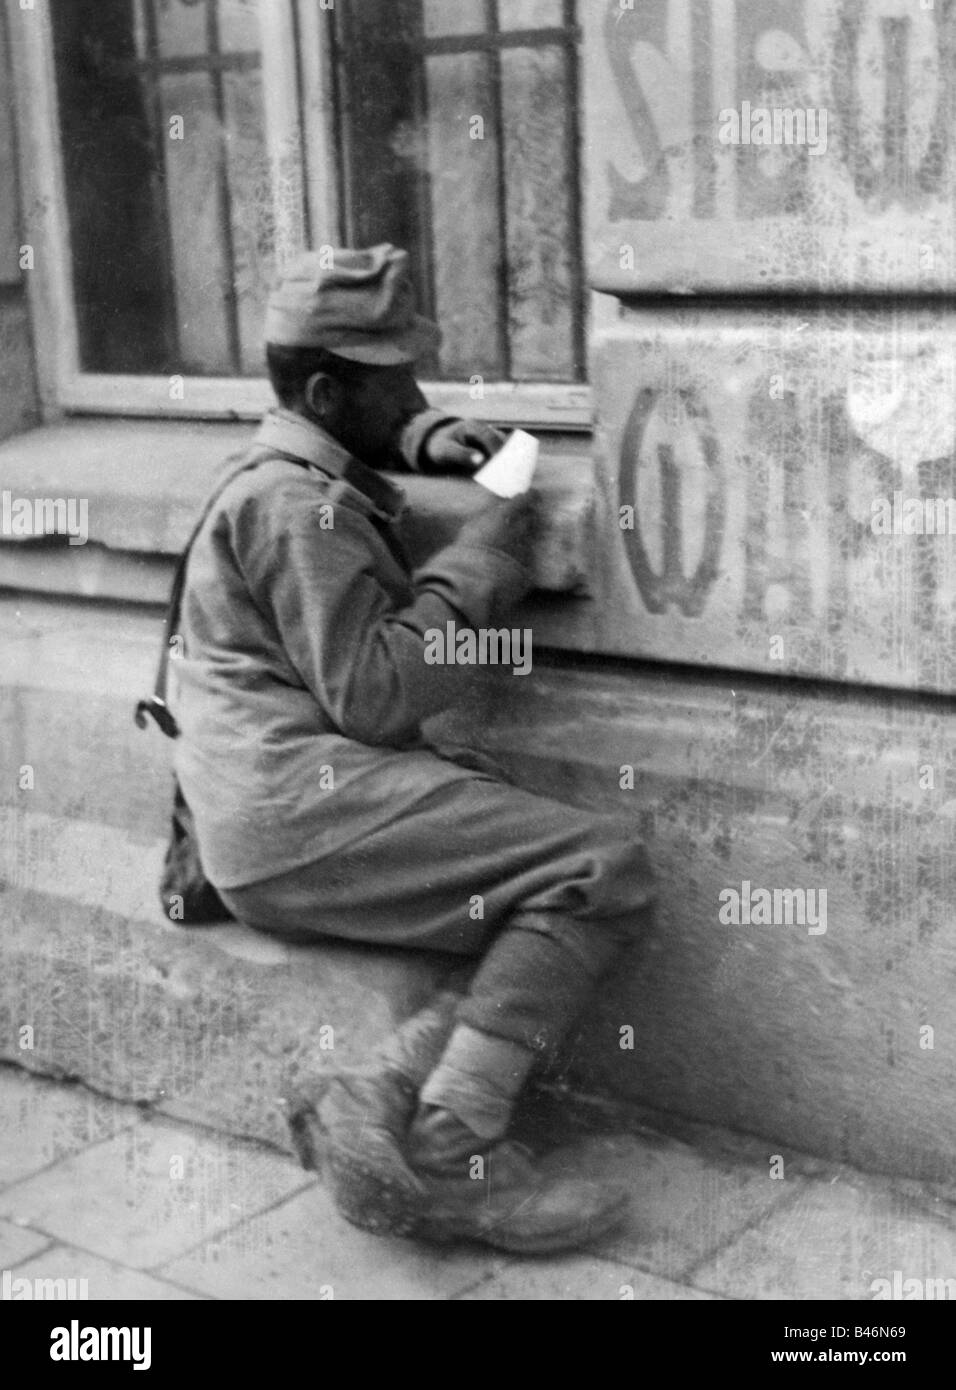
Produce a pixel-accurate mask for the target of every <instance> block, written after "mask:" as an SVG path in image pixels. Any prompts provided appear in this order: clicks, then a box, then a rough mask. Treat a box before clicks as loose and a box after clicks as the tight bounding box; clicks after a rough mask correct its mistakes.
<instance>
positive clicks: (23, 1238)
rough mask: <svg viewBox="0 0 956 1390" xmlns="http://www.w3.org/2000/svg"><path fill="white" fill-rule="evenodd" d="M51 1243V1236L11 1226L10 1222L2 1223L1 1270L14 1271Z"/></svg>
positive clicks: (0, 1228)
mask: <svg viewBox="0 0 956 1390" xmlns="http://www.w3.org/2000/svg"><path fill="white" fill-rule="evenodd" d="M49 1243H50V1237H49V1236H41V1235H39V1234H38V1233H37V1232H36V1231H27V1230H24V1229H23V1228H22V1227H20V1226H11V1225H10V1222H9V1221H0V1269H13V1268H14V1266H15V1265H18V1264H19V1263H20V1262H21V1261H22V1260H28V1259H29V1258H30V1256H31V1255H35V1254H36V1253H37V1251H38V1250H42V1249H43V1247H44V1246H45V1245H49Z"/></svg>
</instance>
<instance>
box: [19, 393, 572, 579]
mask: <svg viewBox="0 0 956 1390" xmlns="http://www.w3.org/2000/svg"><path fill="white" fill-rule="evenodd" d="M253 433H254V431H253V430H252V429H250V428H249V427H247V426H242V425H228V424H216V423H210V422H207V421H177V422H173V421H156V420H102V419H92V420H78V419H73V420H66V421H64V422H61V423H59V424H54V425H49V426H45V427H43V428H42V429H37V430H31V431H30V432H28V433H26V434H21V435H17V436H16V437H14V438H13V439H8V440H6V441H5V442H4V443H2V444H0V479H2V486H3V488H4V489H5V490H8V491H9V492H11V493H12V494H13V496H14V497H74V498H84V499H86V501H87V502H88V509H89V536H90V544H88V545H85V546H70V545H68V544H66V543H65V542H61V543H60V544H56V543H54V544H52V545H50V544H42V543H40V544H38V543H37V542H36V541H35V540H27V541H24V540H17V539H16V538H12V537H2V536H0V587H7V588H18V589H22V590H25V591H31V590H32V591H36V592H48V593H70V594H81V595H84V596H89V597H97V598H126V599H130V600H132V601H134V602H164V601H165V597H166V595H167V594H168V591H169V576H171V571H172V563H173V559H174V557H175V556H176V555H178V554H179V552H180V551H181V550H182V548H183V546H184V545H185V544H186V541H187V540H188V538H189V534H190V531H191V529H192V526H193V523H194V521H195V518H196V515H197V512H198V509H199V507H200V506H201V504H202V502H203V500H204V498H205V497H206V495H207V493H208V491H209V488H210V485H211V481H212V479H213V478H214V476H215V475H216V473H217V470H218V468H219V466H220V465H221V463H222V461H223V459H224V458H226V457H227V456H228V455H229V454H230V453H235V452H237V451H239V450H241V449H243V448H244V447H245V446H246V445H247V444H248V443H249V441H250V440H251V438H252V436H253ZM391 476H392V479H393V481H394V482H396V483H397V484H398V485H399V486H400V487H401V488H402V489H403V490H404V492H405V493H406V495H407V497H408V501H409V504H410V508H411V511H410V515H409V517H408V519H407V521H406V523H405V526H404V540H405V542H406V544H407V546H408V549H409V551H410V554H411V556H412V559H413V560H416V561H418V560H421V559H424V558H425V557H426V556H427V555H429V554H430V553H432V552H433V551H435V550H437V549H438V548H439V547H440V546H441V545H442V544H444V543H445V542H446V541H448V540H450V539H451V538H452V536H453V535H454V534H455V533H456V531H457V529H458V527H459V526H460V525H461V522H462V521H463V520H464V519H465V518H466V517H467V516H468V515H470V514H471V513H472V512H474V511H476V510H477V509H478V508H479V507H480V506H481V504H482V502H483V501H484V500H485V498H486V496H487V494H484V493H482V491H481V490H480V489H478V488H476V487H475V486H474V484H473V483H471V482H470V481H468V480H467V479H458V478H427V477H420V476H418V475H416V474H394V475H391ZM537 482H538V486H539V487H540V489H541V491H542V493H543V494H544V497H545V508H544V513H545V523H544V527H543V531H542V534H541V536H540V537H539V540H538V543H537V547H536V556H535V572H536V581H537V587H538V588H539V589H541V590H543V591H550V592H553V593H568V592H577V593H584V592H587V587H588V586H587V576H588V572H589V568H590V565H589V560H590V556H591V554H592V552H593V531H594V527H595V524H596V523H595V514H596V509H597V498H598V483H597V476H596V472H595V466H594V464H593V463H592V461H591V459H590V457H589V455H588V452H587V446H586V444H585V443H584V442H582V441H576V440H575V439H574V438H573V437H568V436H562V437H561V438H560V442H559V443H557V444H555V443H550V444H548V443H546V444H545V449H544V451H543V455H542V460H541V464H540V468H539V473H538V479H537ZM163 557H165V559H166V564H165V566H164V564H163Z"/></svg>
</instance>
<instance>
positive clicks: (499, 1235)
mask: <svg viewBox="0 0 956 1390" xmlns="http://www.w3.org/2000/svg"><path fill="white" fill-rule="evenodd" d="M406 1153H407V1157H408V1162H409V1165H410V1167H411V1169H412V1170H413V1172H414V1174H415V1176H416V1178H417V1180H418V1182H419V1183H420V1184H421V1188H422V1192H421V1196H420V1199H419V1201H420V1217H419V1220H418V1221H417V1223H416V1224H415V1226H414V1228H413V1229H414V1234H415V1235H416V1236H417V1237H419V1238H420V1239H422V1240H430V1241H435V1242H437V1243H442V1244H443V1243H446V1242H450V1241H456V1240H472V1241H478V1242H480V1243H481V1244H483V1245H491V1246H494V1247H495V1248H496V1249H499V1250H509V1251H511V1252H513V1253H516V1254H521V1255H543V1254H550V1253H551V1252H552V1251H557V1250H574V1249H577V1248H579V1247H581V1246H583V1245H587V1244H589V1243H590V1242H591V1241H593V1240H596V1239H597V1238H598V1237H599V1236H602V1235H605V1234H606V1233H607V1232H608V1231H610V1230H613V1229H614V1227H616V1226H617V1225H619V1224H620V1222H621V1220H622V1219H623V1217H624V1215H625V1212H626V1206H627V1192H626V1191H625V1189H623V1188H620V1187H617V1186H615V1185H614V1184H611V1183H599V1182H587V1181H583V1180H572V1179H567V1178H550V1177H547V1176H546V1175H545V1174H544V1173H542V1172H541V1170H540V1169H539V1168H538V1167H537V1166H536V1165H535V1164H534V1163H533V1162H532V1160H531V1158H530V1157H529V1155H528V1153H527V1150H525V1149H524V1147H523V1146H522V1145H520V1144H515V1143H513V1142H510V1141H508V1140H500V1141H498V1142H497V1143H493V1144H491V1145H489V1144H488V1142H487V1141H485V1140H482V1139H480V1138H479V1137H478V1135H477V1134H474V1133H472V1131H471V1130H469V1129H468V1128H467V1127H466V1126H465V1125H464V1124H463V1123H462V1121H461V1120H459V1119H458V1118H457V1116H456V1115H454V1114H452V1112H451V1111H450V1110H444V1109H440V1108H438V1107H434V1106H425V1107H422V1109H421V1110H420V1111H419V1113H418V1115H417V1116H416V1117H415V1119H414V1121H413V1123H412V1126H411V1128H410V1131H409V1135H408V1141H407V1144H406Z"/></svg>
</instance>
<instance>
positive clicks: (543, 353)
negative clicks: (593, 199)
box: [336, 0, 584, 381]
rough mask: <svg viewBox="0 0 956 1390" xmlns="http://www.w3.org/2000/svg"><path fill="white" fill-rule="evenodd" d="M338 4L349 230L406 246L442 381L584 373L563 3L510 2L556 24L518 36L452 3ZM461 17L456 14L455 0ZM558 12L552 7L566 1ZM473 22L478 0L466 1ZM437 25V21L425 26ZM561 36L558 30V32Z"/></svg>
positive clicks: (352, 235) (561, 377) (355, 237)
mask: <svg viewBox="0 0 956 1390" xmlns="http://www.w3.org/2000/svg"><path fill="white" fill-rule="evenodd" d="M382 6H383V0H363V4H362V5H361V6H355V5H349V6H343V7H338V8H337V10H336V13H337V15H339V16H340V28H339V54H340V63H341V73H340V90H341V91H342V92H343V93H344V94H345V101H344V104H343V108H342V113H343V120H342V125H341V138H342V162H343V172H344V185H345V188H346V199H345V204H346V207H345V234H346V237H347V239H348V240H349V241H351V242H352V243H353V244H361V243H363V242H364V243H366V244H367V243H368V242H371V241H373V240H374V241H377V240H388V241H392V242H395V243H396V244H397V245H400V246H406V247H407V248H408V249H409V251H410V252H411V253H412V260H413V265H414V267H415V274H416V284H417V287H418V292H419V299H420V302H421V305H422V308H423V311H424V312H426V313H427V312H430V313H432V314H433V315H434V316H435V317H436V318H437V319H438V321H439V323H440V325H441V328H442V331H443V334H444V341H443V344H442V347H441V349H440V355H439V361H438V362H437V363H436V364H435V365H436V368H437V370H438V373H439V375H440V376H442V377H443V378H446V379H458V380H460V379H462V378H464V379H467V378H469V377H471V376H474V375H481V376H483V377H486V378H491V379H496V380H501V379H511V380H518V381H522V380H524V381H575V380H580V379H581V375H582V373H583V363H582V361H581V357H582V355H583V354H582V350H581V342H582V338H583V315H584V291H583V288H582V283H581V282H582V271H581V264H580V262H581V248H580V244H579V236H578V222H579V212H580V207H579V200H580V189H579V188H578V186H577V183H578V172H577V159H576V146H577V120H576V113H575V112H573V111H572V110H571V100H572V96H571V92H572V88H573V84H572V83H571V82H570V81H569V74H570V73H571V71H572V69H571V64H572V63H574V62H576V61H577V54H576V48H575V34H574V31H573V29H572V28H571V27H570V26H568V27H565V26H564V24H563V15H564V8H565V7H564V6H558V7H555V6H553V5H552V6H548V5H545V4H543V3H541V0H537V3H534V4H526V5H524V6H523V7H521V9H520V12H519V8H518V7H517V6H514V5H512V6H510V7H508V9H509V17H510V19H511V20H512V21H513V22H515V23H519V24H522V25H524V26H528V25H540V24H542V23H545V22H550V21H553V20H555V19H559V20H561V23H560V24H559V25H558V28H559V30H563V31H564V32H563V34H562V33H559V34H557V35H555V36H551V37H549V38H548V39H547V40H546V41H545V40H539V41H537V42H536V41H535V40H534V39H533V38H531V36H530V35H529V36H528V42H526V43H525V44H523V45H522V46H521V47H520V48H519V47H515V46H514V42H513V40H512V42H510V43H509V42H507V41H503V40H501V39H500V38H499V35H497V34H495V33H494V32H493V31H486V32H482V33H480V34H475V36H474V39H473V41H471V42H470V41H469V36H468V35H467V34H462V33H461V32H460V29H459V31H458V32H457V34H456V41H455V43H454V44H453V45H449V44H448V42H447V38H448V33H447V31H448V30H450V29H453V28H457V27H458V26H460V25H461V24H462V23H463V22H464V20H463V13H464V12H463V8H462V7H461V6H457V5H456V6H447V5H444V4H443V5H442V6H441V7H439V6H438V5H437V4H436V5H434V6H431V7H429V6H428V5H427V4H426V5H425V10H424V13H425V17H426V20H427V21H430V22H429V23H428V24H427V25H426V32H425V33H424V34H422V32H421V30H420V29H419V27H418V25H417V22H416V21H417V18H420V15H421V13H422V12H421V10H420V9H419V8H417V0H390V8H389V9H388V22H387V23H386V13H385V10H384V9H383V8H382ZM453 10H454V18H455V21H456V23H455V24H454V25H453V24H452V11H453ZM559 11H560V12H559ZM467 17H470V19H471V22H472V23H473V25H474V27H475V29H477V27H478V20H479V8H478V6H477V5H476V6H475V7H474V8H473V9H471V10H470V11H469V12H468V16H467ZM439 22H441V23H442V24H443V25H444V30H445V32H444V33H443V34H442V35H437V34H435V33H434V32H433V30H434V29H435V27H436V25H437V24H438V23H439ZM565 35H566V37H565Z"/></svg>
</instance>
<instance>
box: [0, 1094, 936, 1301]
mask: <svg viewBox="0 0 956 1390" xmlns="http://www.w3.org/2000/svg"><path fill="white" fill-rule="evenodd" d="M771 1157H772V1155H771V1146H769V1145H761V1144H759V1143H757V1142H756V1141H753V1140H742V1141H740V1142H739V1143H735V1142H731V1143H729V1144H728V1140H727V1136H725V1135H723V1136H721V1135H715V1134H708V1133H707V1132H704V1131H701V1132H699V1133H698V1134H697V1135H695V1143H694V1146H693V1147H691V1146H690V1145H689V1144H686V1143H683V1142H679V1141H677V1140H675V1139H670V1138H663V1137H660V1136H657V1135H654V1134H652V1133H650V1132H640V1133H630V1134H626V1135H613V1136H611V1135H603V1136H598V1137H591V1138H584V1139H581V1140H579V1141H577V1143H576V1145H575V1148H574V1149H573V1150H572V1151H571V1152H570V1154H568V1155H567V1156H566V1157H564V1158H563V1159H562V1162H563V1163H564V1164H565V1165H567V1166H569V1167H570V1166H574V1167H579V1168H580V1171H581V1172H587V1173H589V1174H592V1175H593V1174H597V1173H603V1174H607V1175H613V1176H614V1177H615V1178H616V1179H618V1180H619V1181H623V1182H625V1183H626V1184H627V1185H628V1186H629V1187H630V1189H631V1191H632V1193H633V1201H632V1211H631V1218H630V1222H629V1224H628V1226H627V1227H626V1228H625V1229H624V1230H623V1231H622V1232H619V1233H618V1234H617V1235H616V1236H615V1237H614V1238H613V1239H610V1240H608V1241H606V1242H605V1243H604V1244H603V1245H602V1246H600V1247H599V1248H598V1249H597V1250H595V1251H592V1252H589V1253H588V1254H584V1255H576V1256H569V1257H566V1258H549V1259H542V1260H515V1259H512V1258H509V1257H507V1256H499V1255H496V1254H494V1253H493V1252H489V1251H484V1250H481V1249H479V1248H477V1247H474V1248H466V1247H461V1248H458V1249H453V1250H450V1251H444V1250H433V1249H431V1248H428V1247H423V1246H419V1245H416V1244H414V1243H412V1242H409V1241H401V1240H390V1241H383V1240H380V1239H378V1238H376V1237H373V1236H369V1235H366V1234H364V1233H363V1232H361V1231H357V1230H355V1229H354V1228H353V1227H351V1226H349V1225H348V1224H347V1223H345V1222H344V1221H342V1220H341V1219H340V1218H339V1217H338V1216H337V1215H336V1213H335V1211H334V1210H333V1209H332V1206H331V1204H330V1202H329V1199H328V1197H327V1196H326V1194H325V1192H324V1190H323V1188H322V1187H321V1186H320V1185H319V1183H317V1182H316V1181H314V1180H313V1178H312V1177H311V1175H309V1174H306V1173H304V1172H302V1171H301V1169H299V1168H298V1167H297V1166H296V1164H295V1163H294V1162H293V1161H292V1159H290V1158H286V1157H284V1156H283V1155H282V1154H279V1153H274V1152H272V1151H270V1150H266V1149H263V1148H260V1147H257V1146H255V1145H253V1144H248V1143H244V1142H241V1141H238V1140H233V1139H229V1138H227V1137H225V1136H222V1135H220V1134H216V1133H213V1132H211V1131H203V1130H198V1129H195V1128H190V1127H186V1126H182V1125H178V1124H173V1123H170V1122H169V1121H167V1120H162V1119H154V1118H151V1117H149V1116H146V1115H144V1114H142V1113H141V1112H140V1111H138V1110H136V1109H134V1108H131V1107H129V1106H123V1105H118V1104H114V1103H113V1102H110V1101H106V1100H101V1099H100V1098H98V1097H95V1096H93V1095H91V1094H89V1093H88V1092H86V1091H83V1090H82V1089H80V1088H78V1087H73V1086H64V1085H57V1084H54V1083H51V1082H46V1081H41V1080H38V1079H36V1078H33V1077H30V1076H28V1075H27V1074H26V1073H23V1072H19V1071H16V1070H14V1069H10V1068H0V1271H10V1277H11V1279H14V1280H15V1279H22V1278H43V1279H69V1278H74V1279H86V1280H87V1281H88V1288H89V1297H90V1298H91V1299H117V1298H134V1299H196V1298H213V1299H321V1298H329V1297H332V1298H335V1299H366V1300H377V1299H457V1298H463V1299H622V1298H627V1297H633V1298H635V1299H715V1298H745V1299H770V1298H772V1299H805V1298H825V1299H829V1298H840V1299H854V1300H859V1299H870V1298H872V1297H873V1293H872V1291H871V1288H870V1285H871V1282H872V1281H873V1280H876V1279H879V1278H887V1279H889V1280H892V1279H893V1276H894V1272H895V1271H900V1272H901V1277H902V1278H903V1279H908V1278H918V1279H921V1280H924V1281H925V1280H927V1279H937V1278H944V1279H945V1278H952V1279H953V1281H954V1283H953V1286H952V1290H953V1293H956V1204H951V1203H950V1202H949V1201H947V1200H945V1199H944V1198H942V1197H939V1196H934V1195H932V1194H930V1193H927V1192H923V1191H922V1190H920V1189H919V1188H918V1187H917V1186H915V1185H914V1184H910V1183H891V1182H888V1181H885V1180H882V1179H877V1178H873V1177H868V1176H865V1175H863V1174H860V1173H856V1172H852V1171H850V1170H847V1169H843V1168H835V1167H831V1168H827V1167H826V1166H825V1165H822V1164H820V1163H816V1162H814V1161H812V1160H807V1159H805V1158H801V1156H799V1155H793V1156H792V1157H787V1156H786V1155H784V1158H785V1165H786V1166H785V1176H784V1177H783V1178H782V1179H779V1178H777V1179H775V1178H772V1177H771V1176H770V1173H771V1166H772V1165H771ZM11 1287H12V1285H11Z"/></svg>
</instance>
